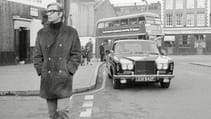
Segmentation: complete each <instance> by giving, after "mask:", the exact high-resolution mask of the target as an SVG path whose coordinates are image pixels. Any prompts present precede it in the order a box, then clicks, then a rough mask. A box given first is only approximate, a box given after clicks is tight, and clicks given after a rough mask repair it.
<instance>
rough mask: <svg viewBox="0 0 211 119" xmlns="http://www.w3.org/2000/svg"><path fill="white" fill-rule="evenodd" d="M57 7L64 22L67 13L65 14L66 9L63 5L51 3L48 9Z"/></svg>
mask: <svg viewBox="0 0 211 119" xmlns="http://www.w3.org/2000/svg"><path fill="white" fill-rule="evenodd" d="M54 5H55V6H57V8H58V10H59V11H60V12H62V17H61V20H62V21H63V20H64V17H65V13H64V7H63V5H62V4H60V3H58V2H55V3H50V4H48V5H47V8H49V7H50V6H54Z"/></svg>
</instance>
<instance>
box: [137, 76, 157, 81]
mask: <svg viewBox="0 0 211 119" xmlns="http://www.w3.org/2000/svg"><path fill="white" fill-rule="evenodd" d="M136 81H140V82H141V81H142V82H144V81H154V77H152V76H146V77H137V78H136Z"/></svg>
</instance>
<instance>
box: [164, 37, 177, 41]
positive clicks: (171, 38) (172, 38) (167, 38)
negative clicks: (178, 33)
mask: <svg viewBox="0 0 211 119" xmlns="http://www.w3.org/2000/svg"><path fill="white" fill-rule="evenodd" d="M164 41H175V36H165V37H164Z"/></svg>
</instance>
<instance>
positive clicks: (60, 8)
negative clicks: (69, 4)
mask: <svg viewBox="0 0 211 119" xmlns="http://www.w3.org/2000/svg"><path fill="white" fill-rule="evenodd" d="M53 5H56V6H57V8H58V10H59V11H61V12H63V11H64V7H63V5H62V4H60V3H58V2H55V3H50V4H48V5H47V8H48V7H50V6H53Z"/></svg>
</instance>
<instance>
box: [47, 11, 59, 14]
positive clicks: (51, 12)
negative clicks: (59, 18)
mask: <svg viewBox="0 0 211 119" xmlns="http://www.w3.org/2000/svg"><path fill="white" fill-rule="evenodd" d="M55 12H61V11H60V10H48V11H47V14H53V13H55Z"/></svg>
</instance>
